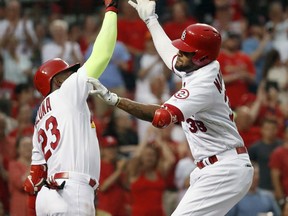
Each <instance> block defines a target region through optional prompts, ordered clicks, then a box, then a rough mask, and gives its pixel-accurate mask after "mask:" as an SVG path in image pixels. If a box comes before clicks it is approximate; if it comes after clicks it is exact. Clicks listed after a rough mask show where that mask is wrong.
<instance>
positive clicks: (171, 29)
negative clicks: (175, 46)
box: [163, 1, 197, 40]
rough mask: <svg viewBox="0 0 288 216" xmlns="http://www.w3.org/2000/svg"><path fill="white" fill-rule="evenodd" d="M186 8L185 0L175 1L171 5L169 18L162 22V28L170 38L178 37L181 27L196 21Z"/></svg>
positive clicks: (181, 30) (183, 27)
mask: <svg viewBox="0 0 288 216" xmlns="http://www.w3.org/2000/svg"><path fill="white" fill-rule="evenodd" d="M188 8H189V7H188V4H187V3H186V2H185V1H176V2H175V3H173V5H172V6H171V18H170V20H168V21H167V22H165V23H164V24H163V29H164V31H165V32H166V34H167V35H168V37H169V38H170V39H171V40H175V39H178V38H180V37H181V34H182V32H183V29H185V28H186V27H187V26H189V25H191V24H194V23H196V22H197V20H196V19H195V18H194V17H192V16H190V15H189V11H188Z"/></svg>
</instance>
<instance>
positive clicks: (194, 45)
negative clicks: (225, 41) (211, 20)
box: [172, 23, 221, 66]
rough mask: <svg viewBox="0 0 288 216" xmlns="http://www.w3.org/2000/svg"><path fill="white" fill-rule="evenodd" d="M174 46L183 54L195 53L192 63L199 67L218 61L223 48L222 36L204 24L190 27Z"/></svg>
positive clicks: (174, 42)
mask: <svg viewBox="0 0 288 216" xmlns="http://www.w3.org/2000/svg"><path fill="white" fill-rule="evenodd" d="M172 44H173V45H174V46H175V47H176V48H177V49H179V50H181V51H183V52H195V55H194V56H193V57H192V61H193V63H194V64H195V65H197V66H204V65H206V64H209V63H210V62H212V61H214V60H216V58H217V57H218V54H219V51H220V47H221V35H220V33H219V32H218V31H217V30H216V29H215V28H214V27H212V26H210V25H207V24H202V23H197V24H193V25H189V26H188V27H187V28H186V29H185V30H184V31H183V33H182V36H181V38H180V39H177V40H174V41H172Z"/></svg>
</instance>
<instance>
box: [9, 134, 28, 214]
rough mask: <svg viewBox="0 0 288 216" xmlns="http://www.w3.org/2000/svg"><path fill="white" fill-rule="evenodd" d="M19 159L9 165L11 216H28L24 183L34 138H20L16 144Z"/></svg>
mask: <svg viewBox="0 0 288 216" xmlns="http://www.w3.org/2000/svg"><path fill="white" fill-rule="evenodd" d="M16 148H17V154H18V155H17V159H16V160H12V161H11V162H10V163H9V171H8V176H9V191H10V194H11V197H10V216H28V215H29V214H28V194H27V193H25V192H24V190H23V183H24V181H25V179H26V177H27V176H28V174H29V170H30V162H31V156H32V155H31V152H32V137H28V136H27V137H20V138H19V139H18V140H17V143H16Z"/></svg>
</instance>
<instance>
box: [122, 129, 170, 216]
mask: <svg viewBox="0 0 288 216" xmlns="http://www.w3.org/2000/svg"><path fill="white" fill-rule="evenodd" d="M149 129H150V130H149ZM149 129H148V130H147V134H146V138H147V139H146V140H143V142H141V143H139V144H138V146H137V149H136V151H135V154H134V155H133V158H132V159H131V161H129V163H128V167H127V179H128V185H129V187H130V191H131V216H147V215H149V216H164V215H165V213H164V209H163V203H162V201H163V195H164V190H165V178H166V177H167V175H168V172H169V170H170V169H171V166H172V165H173V164H174V162H175V158H174V155H173V153H172V152H171V150H170V148H169V147H168V145H167V144H166V143H165V142H163V141H162V139H161V136H160V135H159V133H157V131H156V129H155V128H153V127H151V128H149ZM151 138H152V139H153V140H152V141H149V139H151Z"/></svg>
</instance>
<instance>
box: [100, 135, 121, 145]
mask: <svg viewBox="0 0 288 216" xmlns="http://www.w3.org/2000/svg"><path fill="white" fill-rule="evenodd" d="M117 145H118V141H117V139H116V138H115V137H113V136H104V137H102V139H101V141H100V146H101V147H114V146H117Z"/></svg>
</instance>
